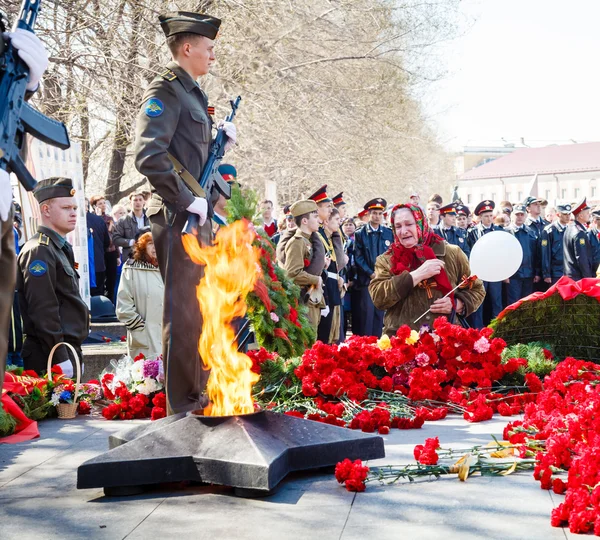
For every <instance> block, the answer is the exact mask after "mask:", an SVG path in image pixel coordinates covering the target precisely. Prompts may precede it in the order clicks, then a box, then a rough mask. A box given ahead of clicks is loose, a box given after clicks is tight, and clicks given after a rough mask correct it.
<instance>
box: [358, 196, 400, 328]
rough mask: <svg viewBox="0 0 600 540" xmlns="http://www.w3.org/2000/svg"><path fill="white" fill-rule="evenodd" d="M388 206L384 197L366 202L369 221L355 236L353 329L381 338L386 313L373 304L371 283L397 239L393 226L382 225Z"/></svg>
mask: <svg viewBox="0 0 600 540" xmlns="http://www.w3.org/2000/svg"><path fill="white" fill-rule="evenodd" d="M386 207H387V202H386V201H385V199H381V198H377V199H372V200H370V201H369V202H368V203H367V204H365V210H367V212H368V215H369V223H367V224H366V225H365V226H364V227H363V228H362V229H360V230H359V231H357V232H356V234H355V235H354V261H355V264H356V280H355V281H354V286H353V287H352V300H351V301H352V324H353V327H352V332H353V333H354V334H356V335H358V336H377V337H381V332H382V331H383V315H384V312H383V310H381V309H377V308H376V307H375V304H373V300H372V299H371V294H370V293H369V284H370V283H371V279H373V278H374V277H375V261H376V260H377V257H379V255H381V254H382V253H385V252H386V251H387V250H388V248H389V247H390V245H391V244H392V242H393V241H394V234H393V233H392V229H390V228H388V227H385V226H383V225H382V221H383V212H384V211H385V208H386Z"/></svg>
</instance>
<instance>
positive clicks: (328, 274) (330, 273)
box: [327, 272, 339, 279]
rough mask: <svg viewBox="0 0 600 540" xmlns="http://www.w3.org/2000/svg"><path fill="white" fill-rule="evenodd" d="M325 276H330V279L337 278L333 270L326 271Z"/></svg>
mask: <svg viewBox="0 0 600 540" xmlns="http://www.w3.org/2000/svg"><path fill="white" fill-rule="evenodd" d="M327 277H328V278H331V279H338V278H339V276H338V275H337V274H334V273H333V272H327Z"/></svg>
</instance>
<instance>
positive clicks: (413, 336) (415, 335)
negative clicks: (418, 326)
mask: <svg viewBox="0 0 600 540" xmlns="http://www.w3.org/2000/svg"><path fill="white" fill-rule="evenodd" d="M417 341H419V332H417V331H416V330H411V331H410V336H408V337H407V338H406V344H407V345H414V344H415V343H416V342H417Z"/></svg>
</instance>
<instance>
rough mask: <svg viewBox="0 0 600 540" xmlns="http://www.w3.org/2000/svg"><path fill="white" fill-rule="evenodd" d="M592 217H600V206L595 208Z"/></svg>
mask: <svg viewBox="0 0 600 540" xmlns="http://www.w3.org/2000/svg"><path fill="white" fill-rule="evenodd" d="M592 217H593V218H594V219H598V218H600V208H595V209H594V210H592Z"/></svg>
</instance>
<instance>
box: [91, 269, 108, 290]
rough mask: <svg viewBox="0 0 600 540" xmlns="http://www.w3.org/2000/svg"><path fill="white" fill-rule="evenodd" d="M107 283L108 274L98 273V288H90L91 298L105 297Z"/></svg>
mask: <svg viewBox="0 0 600 540" xmlns="http://www.w3.org/2000/svg"><path fill="white" fill-rule="evenodd" d="M105 281H106V272H105V271H104V270H103V271H102V272H96V286H95V287H91V288H90V296H104V282H105Z"/></svg>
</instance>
